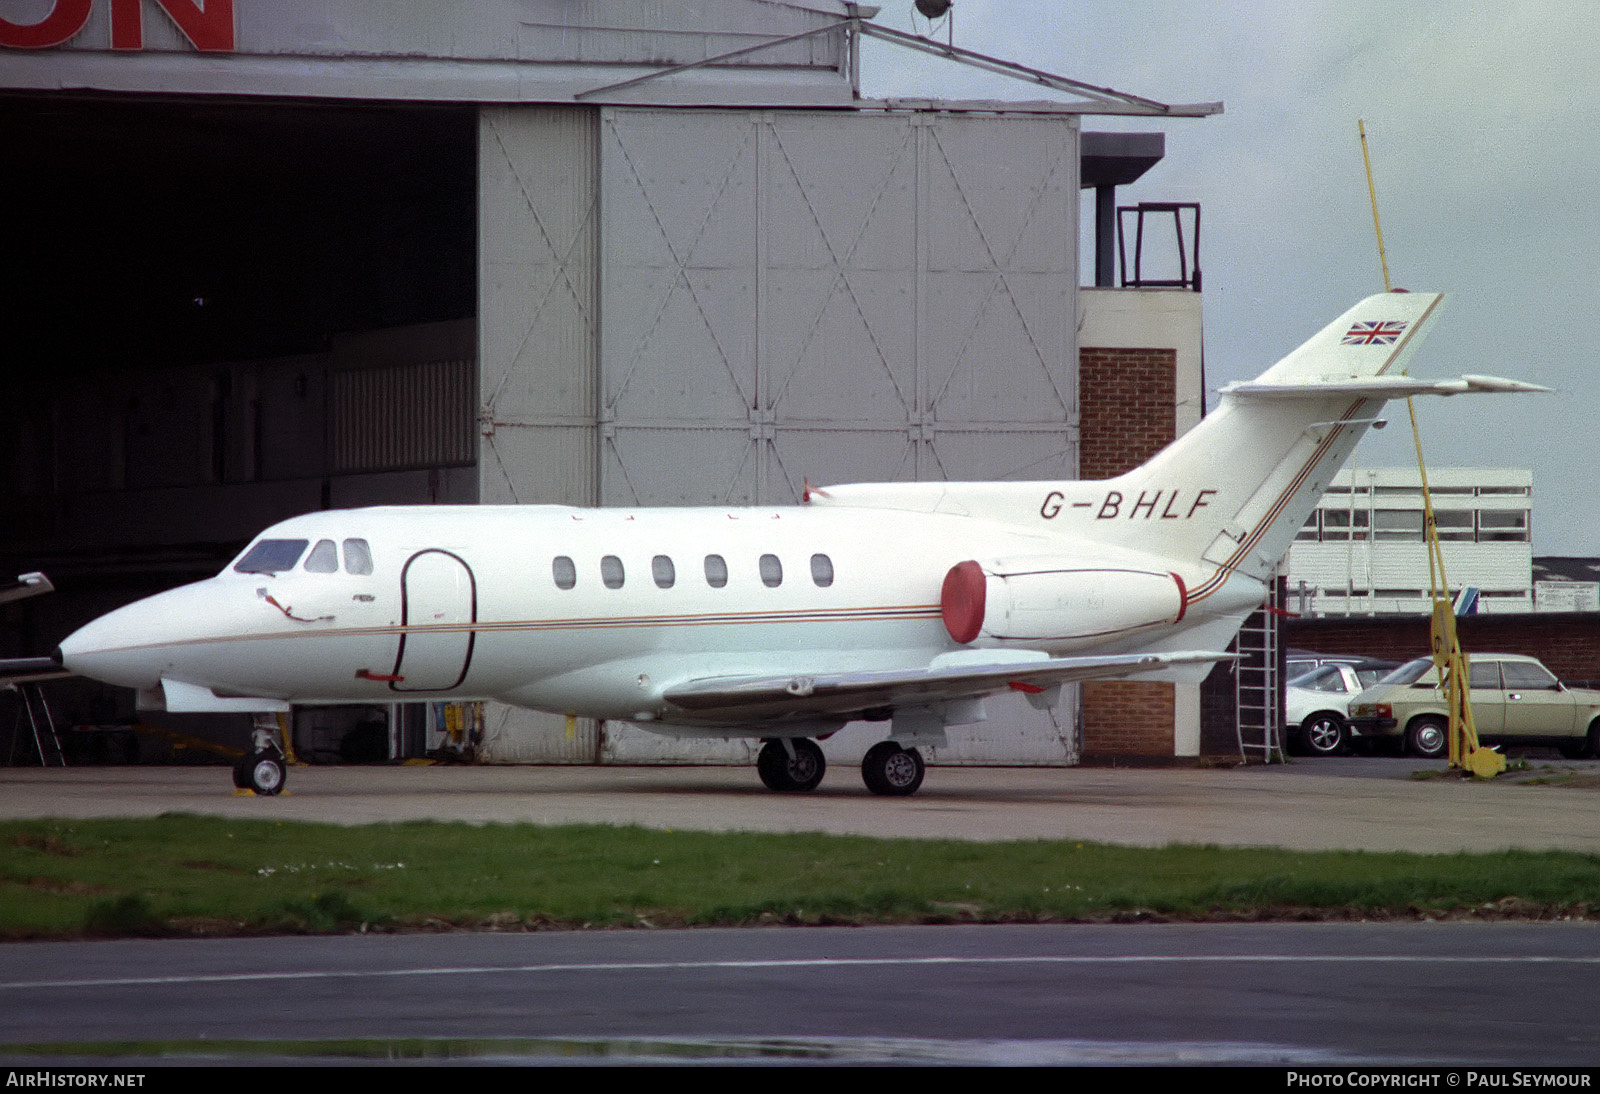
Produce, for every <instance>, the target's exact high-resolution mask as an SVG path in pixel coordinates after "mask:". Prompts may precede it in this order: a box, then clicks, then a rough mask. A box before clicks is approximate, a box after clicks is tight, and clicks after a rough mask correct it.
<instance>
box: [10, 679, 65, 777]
mask: <svg viewBox="0 0 1600 1094" xmlns="http://www.w3.org/2000/svg"><path fill="white" fill-rule="evenodd" d="M11 690H12V691H15V692H16V693H17V697H18V698H19V699H21V700H22V707H21V709H20V710H18V711H17V718H16V722H15V724H14V725H13V727H12V733H11V757H10V761H9V762H10V763H12V764H15V763H16V761H17V742H18V741H19V740H22V739H23V734H22V719H23V718H24V717H26V718H27V720H28V729H29V730H30V731H31V733H32V735H33V748H34V751H35V752H36V753H37V754H38V756H39V766H40V767H49V766H51V765H52V764H54V765H55V766H57V767H66V766H67V757H66V756H65V754H63V753H62V751H61V738H60V737H58V736H57V735H56V722H55V718H54V717H52V716H51V714H50V704H49V703H47V702H46V701H45V698H44V689H43V688H41V687H40V686H39V685H38V684H27V683H24V684H13V685H11Z"/></svg>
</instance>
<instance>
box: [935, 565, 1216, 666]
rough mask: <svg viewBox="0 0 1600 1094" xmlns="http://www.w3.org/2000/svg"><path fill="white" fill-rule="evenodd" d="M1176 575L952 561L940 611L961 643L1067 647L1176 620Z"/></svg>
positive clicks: (1181, 601)
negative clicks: (1020, 643) (954, 563)
mask: <svg viewBox="0 0 1600 1094" xmlns="http://www.w3.org/2000/svg"><path fill="white" fill-rule="evenodd" d="M1187 601H1188V590H1187V589H1185V587H1184V584H1183V579H1182V578H1180V577H1179V576H1178V575H1177V574H1175V573H1171V572H1167V571H1157V570H1137V569H1132V568H1127V567H1118V566H1113V565H1094V564H1088V563H1083V562H1079V561H1075V560H1067V559H1060V558H1051V557H1049V556H1033V557H1025V558H1000V559H988V560H985V561H983V562H978V561H976V560H969V561H967V562H958V563H956V565H954V566H952V567H951V568H950V572H949V573H947V574H945V578H944V588H943V590H942V592H941V594H940V598H939V607H940V610H941V613H942V615H943V617H944V625H945V629H946V630H947V631H949V632H950V637H951V638H953V639H955V640H956V641H957V642H960V643H961V644H962V645H970V644H972V643H978V644H988V643H990V642H992V643H995V644H1001V643H1016V642H1023V643H1028V644H1030V645H1035V646H1044V647H1050V646H1056V647H1059V648H1063V649H1070V648H1072V647H1073V646H1075V645H1078V644H1088V643H1093V642H1104V641H1105V640H1107V639H1109V638H1115V637H1116V636H1118V635H1120V634H1127V633H1131V632H1134V631H1139V630H1143V629H1145V628H1149V627H1158V626H1170V625H1171V624H1174V623H1177V622H1178V621H1179V620H1181V619H1182V618H1183V613H1184V610H1185V608H1186V607H1187Z"/></svg>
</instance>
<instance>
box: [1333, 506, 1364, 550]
mask: <svg viewBox="0 0 1600 1094" xmlns="http://www.w3.org/2000/svg"><path fill="white" fill-rule="evenodd" d="M1367 518H1368V513H1367V511H1366V510H1365V509H1356V510H1350V509H1324V510H1323V511H1322V539H1323V542H1325V543H1326V542H1328V541H1331V540H1345V539H1366V538H1367Z"/></svg>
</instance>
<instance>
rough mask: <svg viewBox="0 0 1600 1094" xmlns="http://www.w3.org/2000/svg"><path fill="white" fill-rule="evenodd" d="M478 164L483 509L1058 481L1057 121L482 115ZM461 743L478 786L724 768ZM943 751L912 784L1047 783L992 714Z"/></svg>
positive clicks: (570, 748)
mask: <svg viewBox="0 0 1600 1094" xmlns="http://www.w3.org/2000/svg"><path fill="white" fill-rule="evenodd" d="M479 136H480V139H479V166H480V172H481V175H480V188H481V189H480V200H481V204H480V221H479V324H480V354H481V357H480V360H481V369H482V373H481V376H480V389H481V391H482V393H483V406H482V407H481V409H480V425H481V426H482V430H483V435H484V444H483V448H482V449H481V454H480V461H479V470H480V475H481V480H480V495H481V497H482V500H484V501H513V502H530V501H554V502H568V503H574V504H580V505H581V504H593V503H596V502H598V503H599V504H602V505H692V504H716V503H723V504H750V503H769V502H770V503H790V502H793V501H795V500H797V499H798V498H799V495H800V492H801V489H802V486H803V482H804V480H806V479H809V480H810V481H811V482H813V483H818V484H822V483H828V482H851V481H857V482H859V481H871V480H905V481H910V480H918V479H921V480H937V479H1003V478H1015V479H1038V478H1055V477H1072V476H1074V475H1075V474H1076V470H1077V463H1078V461H1077V391H1076V375H1077V367H1076V366H1077V344H1076V331H1077V319H1076V305H1077V281H1078V278H1077V261H1076V260H1077V240H1078V229H1077V214H1078V209H1077V202H1078V148H1077V142H1078V129H1077V121H1076V119H1075V118H1074V117H1072V116H1070V115H1062V114H1055V115H1043V114H1014V115H1009V114H1008V115H995V114H987V115H962V114H951V113H939V112H932V111H925V112H876V113H864V112H846V111H801V110H794V111H789V110H775V111H757V110H682V109H676V110H675V109H654V108H609V107H608V108H599V109H594V108H584V107H549V106H543V107H539V106H530V107H488V108H485V109H484V111H483V112H482V115H481V124H480V130H479ZM1073 707H1074V704H1073V703H1072V701H1071V700H1069V701H1068V702H1066V703H1064V704H1063V706H1062V707H1061V708H1060V711H1059V712H1058V717H1061V718H1062V720H1063V722H1070V715H1071V711H1072V710H1073ZM490 725H491V732H490V736H491V738H492V739H493V740H494V742H495V747H494V750H493V753H494V755H496V756H497V757H500V758H504V759H538V760H544V761H549V760H561V759H571V760H577V761H579V762H583V761H584V760H588V759H608V758H609V759H626V760H648V759H658V760H669V761H670V760H676V761H688V762H704V761H716V760H719V759H724V760H738V759H742V758H746V756H747V754H748V753H749V751H750V746H749V745H748V744H747V743H746V742H744V741H735V742H728V743H718V742H704V741H682V742H679V741H668V740H666V739H664V738H661V737H658V736H656V735H654V734H648V733H645V732H644V731H641V730H637V729H634V728H632V727H629V726H626V725H623V724H619V723H613V724H607V725H606V726H605V727H604V728H603V731H600V730H598V728H597V727H594V726H592V725H589V724H587V723H582V722H580V723H577V724H574V723H572V722H566V723H565V725H563V720H562V719H560V718H546V717H543V716H539V715H534V714H530V713H526V712H520V711H511V710H508V709H501V708H496V709H495V710H494V711H492V712H491V715H490ZM1019 727H1020V729H1021V732H1020V733H1019ZM1067 730H1068V731H1070V725H1068V727H1067ZM878 735H879V734H878V727H874V729H873V730H872V732H870V733H868V732H858V731H856V730H854V729H852V730H847V731H846V732H845V733H841V734H839V735H838V736H837V737H835V738H834V739H832V740H830V741H829V742H828V746H827V747H828V750H829V754H830V758H832V759H833V760H835V761H836V762H841V761H845V760H848V759H850V758H851V757H850V751H851V750H854V752H855V756H854V758H856V759H859V754H860V752H862V751H864V750H865V748H866V747H867V746H869V745H870V744H871V743H873V742H874V741H875V740H876V739H877V736H878ZM951 740H952V746H951V748H949V749H941V750H939V753H940V754H939V756H938V758H939V759H941V760H946V761H948V760H951V759H961V758H972V759H982V760H987V761H999V762H1012V763H1017V762H1022V763H1027V762H1033V763H1060V762H1062V761H1063V760H1069V761H1070V760H1071V759H1073V758H1074V757H1073V756H1072V753H1071V745H1070V743H1069V742H1070V740H1071V735H1070V732H1064V731H1063V730H1062V729H1061V728H1060V727H1058V726H1057V725H1056V724H1055V723H1054V722H1052V721H1051V719H1050V718H1049V716H1048V715H1045V714H1041V713H1038V712H1035V711H1033V710H1032V709H1031V708H1029V707H1028V706H1026V704H1024V703H1022V702H1021V701H1020V700H1011V699H1006V700H1002V701H998V702H994V703H992V704H991V720H990V721H989V722H988V723H987V724H985V725H978V726H970V727H964V728H962V729H960V730H959V731H957V732H955V733H953V734H952V735H951Z"/></svg>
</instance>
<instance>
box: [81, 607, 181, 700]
mask: <svg viewBox="0 0 1600 1094" xmlns="http://www.w3.org/2000/svg"><path fill="white" fill-rule="evenodd" d="M166 597H167V594H162V595H161V596H154V597H150V598H148V599H146V600H139V601H135V602H134V603H132V604H129V605H127V606H126V607H122V608H118V609H117V610H116V611H114V612H110V613H109V614H107V615H103V616H101V617H100V618H99V619H96V620H94V621H93V622H90V623H86V624H84V625H83V626H82V627H79V628H78V629H77V630H75V631H73V632H72V633H71V634H69V635H68V636H67V637H66V638H65V639H64V640H62V643H61V646H60V647H59V648H60V657H61V663H62V664H63V665H65V666H66V667H67V668H68V669H70V670H71V671H72V672H75V673H77V674H78V675H80V676H87V677H88V678H89V679H91V680H99V681H101V682H103V683H107V684H118V685H121V686H122V687H130V688H149V687H155V686H156V685H157V684H159V683H160V682H161V675H162V671H163V667H164V666H165V664H166V662H167V654H166V653H165V651H164V650H163V646H164V645H165V643H166V640H167V638H168V637H169V635H168V634H167V632H169V631H170V630H171V629H172V624H173V617H172V614H171V612H170V611H169V610H168V607H169V606H168V605H166V604H164V603H162V602H163V601H164V600H165V599H166Z"/></svg>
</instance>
